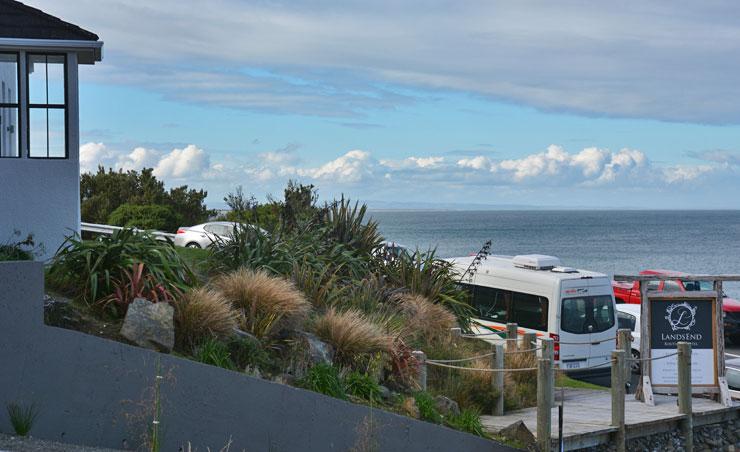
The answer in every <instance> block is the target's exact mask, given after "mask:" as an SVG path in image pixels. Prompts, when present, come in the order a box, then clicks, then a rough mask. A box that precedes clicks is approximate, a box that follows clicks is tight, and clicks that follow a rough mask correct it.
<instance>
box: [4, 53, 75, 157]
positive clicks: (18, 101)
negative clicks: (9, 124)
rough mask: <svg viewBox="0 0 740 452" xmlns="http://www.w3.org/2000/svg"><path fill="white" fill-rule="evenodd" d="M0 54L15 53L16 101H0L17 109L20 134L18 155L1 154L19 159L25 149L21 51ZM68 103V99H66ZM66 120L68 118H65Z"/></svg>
mask: <svg viewBox="0 0 740 452" xmlns="http://www.w3.org/2000/svg"><path fill="white" fill-rule="evenodd" d="M0 55H15V70H16V75H15V76H16V79H15V85H16V86H15V94H16V102H15V103H12V102H0V108H15V109H16V122H17V125H16V128H17V130H16V135H18V138H17V140H18V147H17V148H16V155H0V158H3V159H19V158H22V157H23V151H22V150H21V135H22V134H23V133H22V130H23V128H22V127H21V52H19V51H16V52H13V51H0ZM65 61H66V60H65ZM65 103H66V99H65ZM65 120H66V118H65Z"/></svg>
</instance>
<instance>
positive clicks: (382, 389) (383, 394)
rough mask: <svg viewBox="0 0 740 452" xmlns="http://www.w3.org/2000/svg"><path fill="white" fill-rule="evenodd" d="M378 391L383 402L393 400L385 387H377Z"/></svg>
mask: <svg viewBox="0 0 740 452" xmlns="http://www.w3.org/2000/svg"><path fill="white" fill-rule="evenodd" d="M378 389H380V398H381V399H383V400H390V399H392V398H393V392H391V390H390V389H388V388H387V387H385V386H383V385H380V386H378Z"/></svg>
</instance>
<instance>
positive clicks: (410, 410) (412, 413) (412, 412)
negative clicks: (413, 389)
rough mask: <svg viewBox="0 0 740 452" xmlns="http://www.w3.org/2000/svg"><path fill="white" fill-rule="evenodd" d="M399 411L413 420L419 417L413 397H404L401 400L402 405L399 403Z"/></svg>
mask: <svg viewBox="0 0 740 452" xmlns="http://www.w3.org/2000/svg"><path fill="white" fill-rule="evenodd" d="M401 409H402V410H403V412H404V414H406V416H409V417H412V418H414V419H419V417H421V415H420V414H419V407H418V406H416V400H414V398H413V397H406V398H405V399H404V400H403V403H401Z"/></svg>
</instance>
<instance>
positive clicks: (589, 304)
mask: <svg viewBox="0 0 740 452" xmlns="http://www.w3.org/2000/svg"><path fill="white" fill-rule="evenodd" d="M560 314H561V315H560V329H561V330H563V331H566V332H568V333H574V334H589V333H601V332H603V331H606V330H608V329H610V328H611V327H613V326H614V305H613V302H612V297H610V296H609V295H599V296H595V297H575V298H564V299H563V309H562V311H561V313H560Z"/></svg>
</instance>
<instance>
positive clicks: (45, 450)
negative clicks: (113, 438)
mask: <svg viewBox="0 0 740 452" xmlns="http://www.w3.org/2000/svg"><path fill="white" fill-rule="evenodd" d="M0 452H121V451H119V450H116V449H103V448H100V447H88V446H75V445H73V444H64V443H57V442H54V441H46V440H43V439H36V438H31V437H21V436H9V435H3V434H0Z"/></svg>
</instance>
